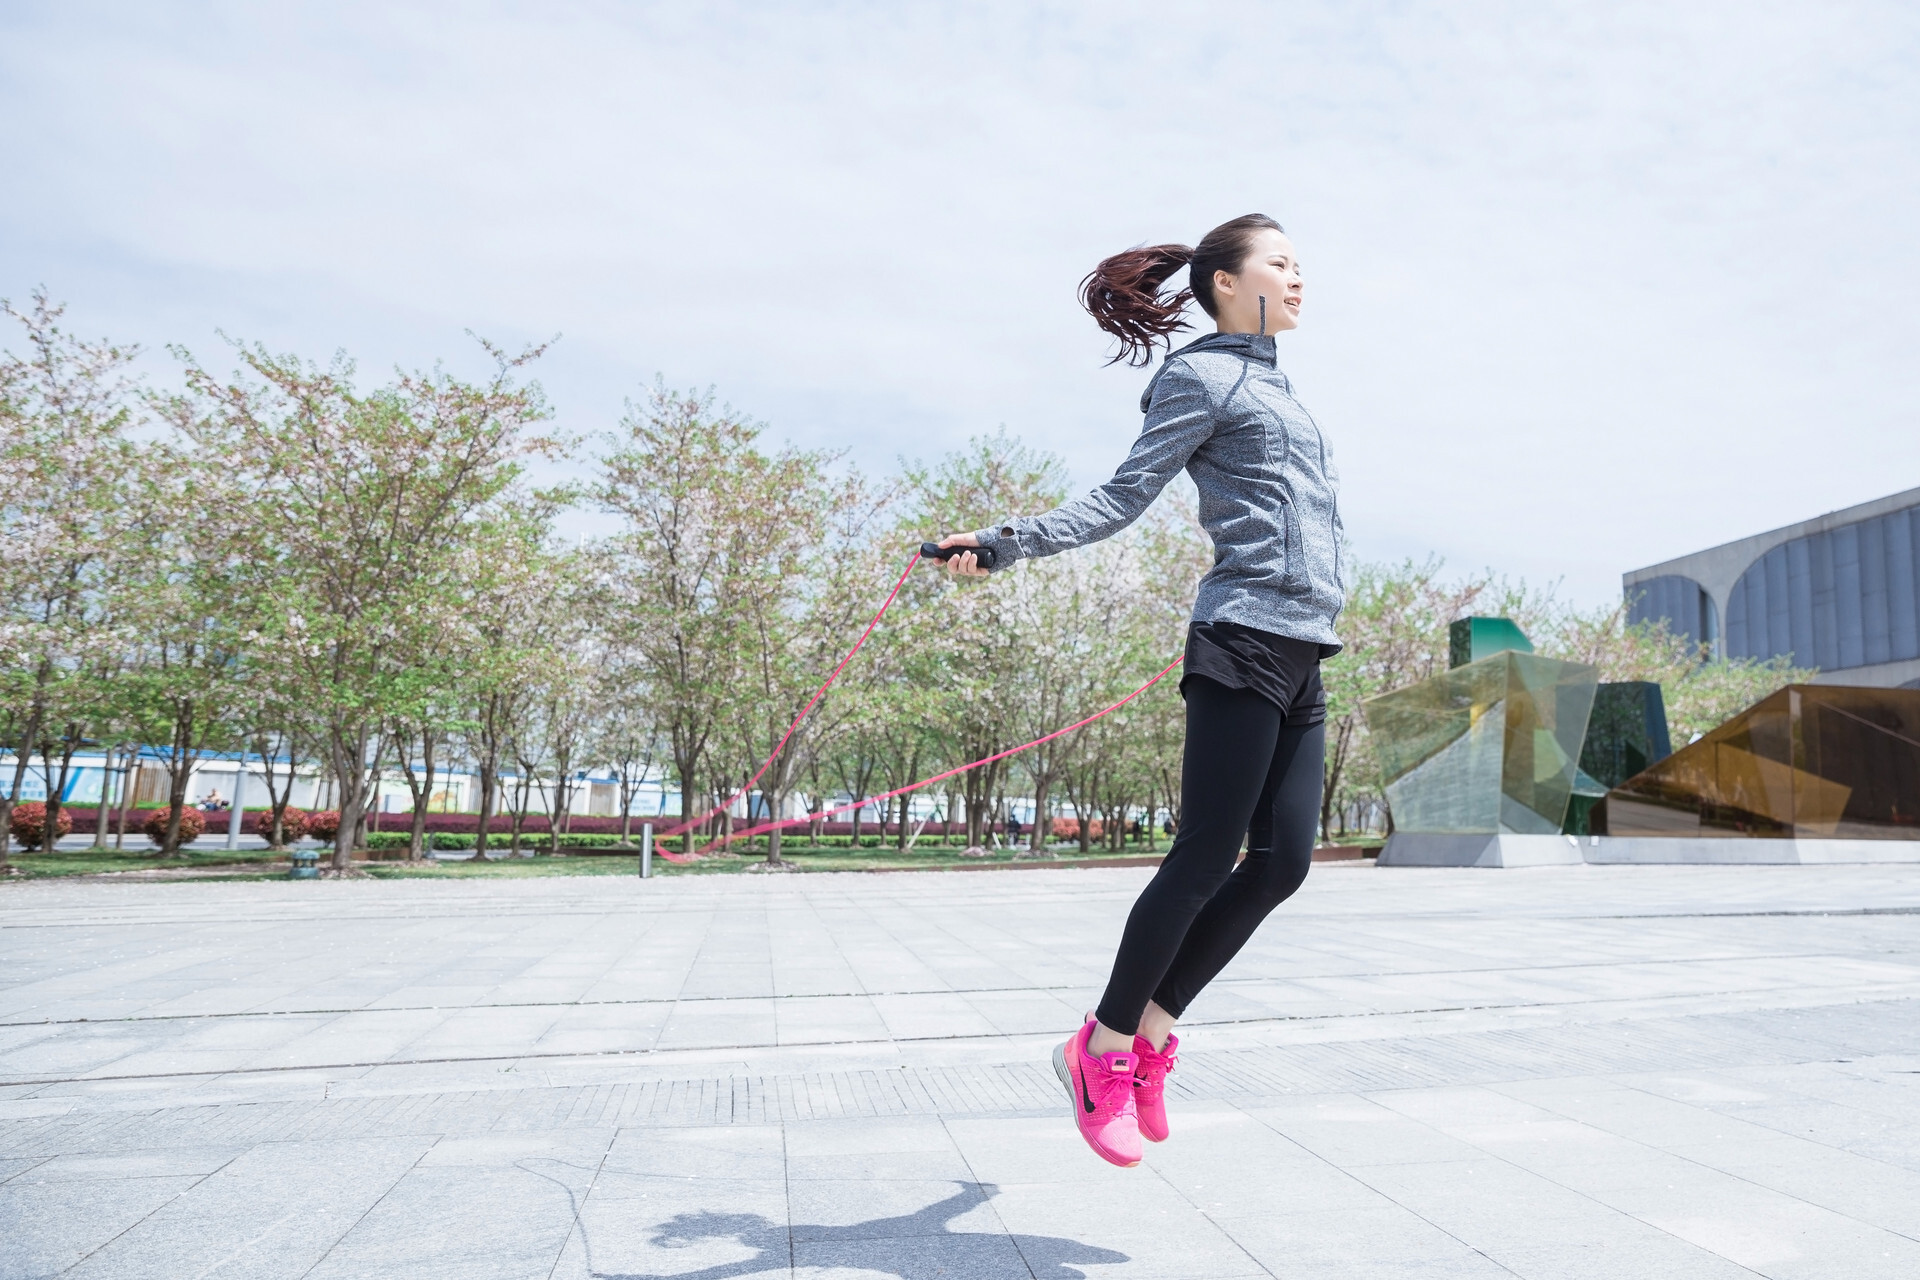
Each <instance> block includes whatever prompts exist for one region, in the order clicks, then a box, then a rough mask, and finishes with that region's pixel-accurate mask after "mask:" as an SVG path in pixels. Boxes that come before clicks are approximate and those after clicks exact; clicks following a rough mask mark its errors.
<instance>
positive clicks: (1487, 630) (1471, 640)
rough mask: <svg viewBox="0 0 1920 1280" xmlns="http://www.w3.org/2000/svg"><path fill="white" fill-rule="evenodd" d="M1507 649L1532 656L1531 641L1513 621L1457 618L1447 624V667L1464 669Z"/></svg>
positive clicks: (1508, 619) (1509, 619)
mask: <svg viewBox="0 0 1920 1280" xmlns="http://www.w3.org/2000/svg"><path fill="white" fill-rule="evenodd" d="M1508 649H1512V650H1514V651H1515V652H1518V653H1532V652H1533V641H1531V640H1529V639H1527V633H1526V632H1524V631H1522V630H1521V629H1520V624H1519V623H1517V622H1515V621H1514V620H1513V619H1512V618H1456V619H1454V620H1453V621H1452V622H1451V623H1448V624H1447V666H1449V667H1464V666H1466V665H1467V664H1468V663H1469V662H1478V661H1480V659H1482V658H1491V657H1492V656H1493V655H1494V654H1496V653H1502V652H1505V651H1506V650H1508Z"/></svg>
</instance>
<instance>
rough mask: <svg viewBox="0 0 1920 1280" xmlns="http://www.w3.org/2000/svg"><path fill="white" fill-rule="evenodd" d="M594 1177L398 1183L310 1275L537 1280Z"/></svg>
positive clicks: (480, 1174)
mask: <svg viewBox="0 0 1920 1280" xmlns="http://www.w3.org/2000/svg"><path fill="white" fill-rule="evenodd" d="M591 1174H592V1170H591V1169H587V1170H584V1171H582V1170H578V1169H575V1168H573V1167H572V1166H570V1165H567V1164H563V1163H561V1162H557V1161H556V1162H551V1163H547V1164H544V1165H541V1166H538V1167H533V1168H527V1167H512V1166H510V1167H507V1168H500V1167H497V1166H483V1167H474V1166H444V1165H443V1166H434V1167H421V1168H418V1169H414V1170H412V1171H411V1172H409V1173H408V1174H406V1176H404V1177H402V1178H401V1179H400V1181H399V1183H398V1184H397V1185H395V1186H394V1187H393V1188H392V1189H391V1190H389V1191H388V1192H387V1194H386V1195H385V1196H384V1197H382V1198H381V1199H380V1202H379V1203H378V1204H376V1205H375V1206H374V1207H373V1208H372V1209H371V1210H370V1211H369V1212H368V1213H367V1215H366V1216H365V1217H364V1218H362V1219H360V1220H359V1221H358V1222H357V1223H355V1224H354V1226H353V1228H352V1230H350V1231H349V1232H347V1234H346V1235H345V1236H343V1237H342V1238H341V1239H340V1241H339V1242H338V1243H337V1244H336V1245H334V1247H333V1248H332V1250H331V1251H330V1252H328V1253H327V1255H326V1257H325V1258H323V1259H322V1260H321V1261H320V1263H319V1264H318V1265H317V1266H315V1267H314V1268H313V1270H312V1271H310V1272H309V1273H308V1274H309V1275H311V1276H313V1277H314V1280H331V1278H335V1277H337V1278H338V1280H359V1278H360V1277H365V1276H369V1275H383V1274H384V1275H407V1276H416V1275H427V1276H440V1275H446V1276H465V1277H468V1278H469V1280H486V1278H488V1277H501V1278H502V1280H505V1278H507V1277H514V1278H515V1280H517V1278H519V1277H524V1276H533V1275H543V1274H545V1273H546V1271H547V1270H549V1269H550V1268H551V1267H552V1266H553V1264H554V1261H555V1260H556V1259H557V1258H558V1257H559V1256H560V1249H561V1247H562V1246H563V1245H564V1244H565V1243H566V1240H567V1237H568V1235H569V1234H571V1232H572V1230H573V1222H574V1212H575V1205H576V1204H577V1203H578V1201H579V1200H580V1198H581V1197H582V1196H583V1195H584V1193H585V1191H586V1189H587V1186H588V1183H589V1179H590V1178H591Z"/></svg>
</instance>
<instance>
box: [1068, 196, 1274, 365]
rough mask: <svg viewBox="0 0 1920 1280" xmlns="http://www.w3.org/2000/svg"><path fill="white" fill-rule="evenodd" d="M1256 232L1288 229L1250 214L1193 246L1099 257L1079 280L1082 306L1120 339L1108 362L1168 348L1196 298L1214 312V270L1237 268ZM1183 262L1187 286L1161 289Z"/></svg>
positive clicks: (1141, 359)
mask: <svg viewBox="0 0 1920 1280" xmlns="http://www.w3.org/2000/svg"><path fill="white" fill-rule="evenodd" d="M1260 231H1278V232H1280V233H1282V234H1283V235H1284V234H1285V233H1286V228H1285V227H1283V226H1281V225H1280V224H1279V223H1277V222H1275V221H1274V220H1273V219H1272V218H1269V217H1268V216H1267V215H1266V214H1264V213H1249V214H1247V215H1246V216H1244V217H1240V218H1235V219H1234V220H1233V221H1232V222H1223V223H1221V224H1220V225H1219V226H1217V227H1215V228H1214V229H1213V230H1211V231H1209V232H1207V234H1206V235H1204V236H1202V237H1200V243H1199V244H1197V245H1195V246H1194V247H1193V248H1191V249H1189V248H1188V247H1187V246H1186V245H1183V244H1155V245H1139V246H1136V247H1134V248H1132V249H1128V250H1127V251H1126V252H1124V253H1116V254H1114V255H1113V256H1112V257H1111V258H1103V259H1101V262H1100V265H1099V266H1097V267H1095V268H1094V269H1093V270H1092V271H1090V272H1089V273H1088V274H1087V278H1086V279H1085V280H1082V281H1081V282H1080V305H1081V306H1083V307H1085V308H1086V309H1087V310H1088V312H1090V313H1091V314H1092V316H1093V318H1094V321H1095V322H1096V323H1098V324H1099V326H1100V327H1101V328H1102V329H1105V330H1106V331H1107V332H1108V333H1110V334H1112V335H1113V336H1114V337H1116V338H1118V339H1120V351H1119V353H1118V354H1117V355H1115V356H1114V357H1113V359H1112V360H1109V361H1107V363H1108V364H1113V363H1115V362H1116V361H1119V360H1125V361H1126V362H1127V363H1128V364H1132V365H1142V364H1149V363H1151V362H1152V360H1153V344H1154V343H1156V342H1165V343H1166V344H1167V346H1168V347H1172V346H1173V335H1174V334H1176V333H1178V332H1180V330H1182V329H1185V328H1187V327H1188V325H1187V322H1186V321H1185V320H1183V319H1181V317H1180V313H1181V312H1182V311H1185V310H1186V308H1187V303H1189V302H1198V303H1199V304H1200V309H1201V310H1202V311H1205V312H1206V313H1207V314H1208V315H1210V316H1218V315H1219V314H1220V312H1219V308H1218V307H1217V306H1216V305H1215V303H1214V298H1213V273H1214V272H1216V271H1225V272H1227V273H1228V274H1230V275H1231V274H1235V273H1237V272H1238V271H1239V270H1240V268H1241V267H1242V266H1243V265H1245V263H1246V261H1247V257H1248V255H1249V254H1251V253H1252V252H1253V237H1254V234H1255V233H1256V232H1260ZM1182 267H1185V268H1187V282H1188V283H1187V287H1186V288H1184V289H1182V290H1180V291H1179V292H1178V293H1174V294H1163V293H1161V291H1160V290H1161V286H1162V285H1164V284H1166V282H1167V277H1168V276H1171V275H1172V274H1173V273H1174V272H1176V271H1178V270H1179V269H1180V268H1182Z"/></svg>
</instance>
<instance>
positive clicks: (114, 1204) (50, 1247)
mask: <svg viewBox="0 0 1920 1280" xmlns="http://www.w3.org/2000/svg"><path fill="white" fill-rule="evenodd" d="M198 1181H199V1179H198V1178H194V1177H185V1178H124V1179H118V1180H97V1181H96V1180H81V1179H69V1180H66V1181H59V1182H43V1181H40V1180H38V1179H36V1178H35V1177H34V1176H33V1175H32V1174H31V1173H28V1174H27V1175H26V1176H25V1177H20V1178H15V1179H13V1180H12V1181H10V1182H7V1183H5V1184H4V1185H0V1236H4V1238H5V1241H6V1247H5V1248H4V1249H0V1280H28V1277H35V1278H37V1277H41V1276H53V1275H58V1274H60V1273H62V1272H64V1271H66V1270H67V1269H69V1268H71V1267H73V1266H75V1265H77V1264H79V1263H80V1262H82V1261H83V1260H85V1259H86V1257H87V1255H89V1254H91V1253H93V1252H94V1251H95V1250H96V1249H98V1248H100V1247H101V1246H102V1245H104V1244H106V1243H107V1242H108V1241H110V1240H112V1239H113V1238H114V1237H115V1236H118V1235H119V1234H120V1233H121V1232H123V1231H125V1230H127V1229H128V1228H129V1227H132V1226H133V1225H134V1224H136V1223H138V1222H139V1221H140V1220H141V1219H143V1218H145V1217H146V1216H147V1215H148V1214H150V1213H152V1212H154V1211H155V1210H156V1209H159V1208H160V1207H161V1206H162V1205H165V1204H167V1203H168V1202H169V1201H171V1200H173V1199H174V1198H175V1197H177V1196H179V1195H180V1194H181V1193H182V1192H185V1191H187V1190H188V1189H190V1188H191V1187H192V1186H193V1185H194V1183H196V1182H198Z"/></svg>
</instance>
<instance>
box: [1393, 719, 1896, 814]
mask: <svg viewBox="0 0 1920 1280" xmlns="http://www.w3.org/2000/svg"><path fill="white" fill-rule="evenodd" d="M1396 816H1397V810H1396ZM1590 822H1591V825H1592V829H1593V830H1594V831H1595V832H1597V833H1601V834H1604V835H1608V836H1694V837H1700V836H1726V837H1741V836H1761V837H1774V838H1779V839H1786V838H1801V839H1807V838H1813V839H1842V840H1848V839H1851V840H1875V839H1878V840H1914V839H1920V690H1915V689H1871V688H1852V687H1847V686H1841V685H1817V684H1796V685H1788V686H1787V687H1786V688H1784V689H1782V690H1780V691H1779V692H1778V693H1775V694H1772V695H1770V696H1769V697H1766V698H1763V699H1761V700H1760V701H1759V702H1756V703H1755V704H1754V705H1753V706H1751V707H1748V708H1747V709H1746V710H1745V711H1742V712H1741V713H1740V714H1739V715H1737V716H1735V717H1734V718H1733V719H1731V720H1729V721H1727V722H1726V723H1725V724H1723V725H1721V726H1720V727H1719V728H1717V729H1715V730H1713V731H1712V732H1711V733H1708V734H1706V735H1705V736H1703V737H1702V738H1700V739H1699V741H1697V742H1694V743H1691V744H1689V745H1688V746H1684V747H1682V748H1680V750H1678V751H1676V752H1675V753H1674V754H1672V755H1670V756H1668V757H1667V758H1666V759H1665V760H1662V761H1660V762H1659V763H1657V764H1654V765H1652V766H1650V767H1649V768H1647V769H1646V770H1644V771H1643V772H1641V773H1639V774H1637V775H1635V776H1634V777H1632V778H1628V779H1627V780H1626V781H1624V782H1622V783H1620V785H1618V786H1616V787H1614V788H1613V789H1612V790H1611V791H1609V792H1608V793H1607V798H1606V799H1605V800H1604V801H1602V802H1601V803H1600V804H1598V805H1596V806H1594V810H1593V813H1592V814H1591V815H1590Z"/></svg>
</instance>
